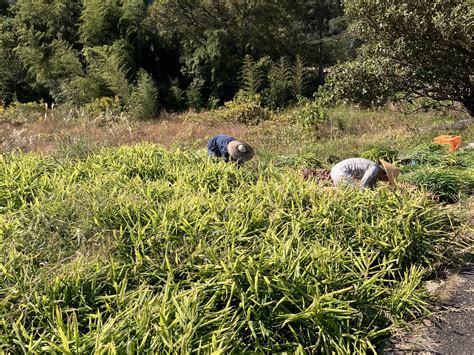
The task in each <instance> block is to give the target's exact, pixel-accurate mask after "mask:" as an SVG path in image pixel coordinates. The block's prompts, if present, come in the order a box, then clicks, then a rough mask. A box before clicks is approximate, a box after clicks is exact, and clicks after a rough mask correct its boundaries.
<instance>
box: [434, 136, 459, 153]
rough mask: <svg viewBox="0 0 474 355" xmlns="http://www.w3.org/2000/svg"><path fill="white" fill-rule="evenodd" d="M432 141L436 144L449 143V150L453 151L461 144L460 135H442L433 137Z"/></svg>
mask: <svg viewBox="0 0 474 355" xmlns="http://www.w3.org/2000/svg"><path fill="white" fill-rule="evenodd" d="M433 142H435V143H438V144H449V151H450V152H455V151H456V150H458V149H459V147H460V146H461V142H462V139H461V136H448V135H442V136H438V137H436V138H435V139H433Z"/></svg>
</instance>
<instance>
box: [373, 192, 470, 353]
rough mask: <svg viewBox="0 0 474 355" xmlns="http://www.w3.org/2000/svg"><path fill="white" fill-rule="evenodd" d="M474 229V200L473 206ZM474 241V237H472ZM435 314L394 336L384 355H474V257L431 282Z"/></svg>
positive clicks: (428, 286) (429, 287) (428, 285)
mask: <svg viewBox="0 0 474 355" xmlns="http://www.w3.org/2000/svg"><path fill="white" fill-rule="evenodd" d="M469 210H470V212H469V215H470V218H469V219H470V223H469V224H470V225H471V227H472V226H473V225H474V200H472V201H471V203H470V204H469ZM471 236H472V237H473V238H474V234H471ZM427 288H428V289H429V290H430V291H431V293H432V294H433V300H434V307H435V311H434V314H433V316H432V317H431V318H430V319H429V320H425V321H423V323H422V324H419V325H417V326H414V328H413V329H411V331H410V332H406V333H401V334H398V335H396V336H394V337H393V338H392V339H391V341H390V344H389V345H388V346H386V347H385V348H384V349H383V350H382V351H381V353H383V354H456V355H458V354H462V355H464V354H466V355H470V354H474V254H472V253H471V254H470V257H469V258H468V259H467V262H466V264H465V265H464V267H463V268H462V269H461V270H460V271H459V272H456V273H453V274H451V275H450V276H448V277H447V278H446V279H445V280H437V281H431V282H428V284H427Z"/></svg>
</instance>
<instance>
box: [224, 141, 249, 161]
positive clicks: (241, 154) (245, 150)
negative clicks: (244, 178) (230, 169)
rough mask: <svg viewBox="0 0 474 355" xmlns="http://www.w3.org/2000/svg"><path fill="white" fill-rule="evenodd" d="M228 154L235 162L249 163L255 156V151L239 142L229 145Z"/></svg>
mask: <svg viewBox="0 0 474 355" xmlns="http://www.w3.org/2000/svg"><path fill="white" fill-rule="evenodd" d="M227 152H228V153H229V156H230V157H231V158H232V159H233V160H235V161H239V162H244V161H249V160H250V159H252V158H253V156H254V152H253V149H252V147H251V146H250V145H248V144H247V143H245V142H240V141H237V140H235V141H232V142H230V143H229V144H228V145H227Z"/></svg>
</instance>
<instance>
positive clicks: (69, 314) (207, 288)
mask: <svg viewBox="0 0 474 355" xmlns="http://www.w3.org/2000/svg"><path fill="white" fill-rule="evenodd" d="M203 154H204V153H203ZM13 197H14V198H13ZM0 222H1V223H0V250H1V254H0V258H1V259H0V263H1V264H0V266H1V267H0V273H1V278H0V290H1V291H0V292H1V293H2V296H3V298H2V301H1V304H0V344H1V345H0V349H1V350H2V351H5V352H77V353H83V352H86V353H89V352H118V353H123V352H143V351H151V352H156V353H171V352H173V353H175V352H197V353H208V352H214V351H220V352H246V351H248V352H279V351H290V352H296V351H306V352H339V353H352V352H366V351H369V350H371V349H372V350H374V348H375V347H376V346H377V343H378V341H379V340H380V339H381V338H382V337H383V336H384V335H386V334H387V333H388V332H389V331H390V329H391V327H392V326H393V325H396V324H400V323H401V322H403V320H405V319H407V318H411V317H414V316H416V315H419V314H422V313H424V312H426V311H427V305H426V303H425V301H424V292H423V290H422V288H421V287H420V284H421V281H422V278H423V275H424V272H425V269H426V268H429V266H430V265H432V264H433V263H434V262H436V261H439V260H442V259H443V254H444V253H445V252H447V251H448V250H449V249H451V248H455V247H456V245H457V244H456V243H457V242H456V241H455V235H456V231H457V227H458V225H459V221H458V220H457V218H456V217H455V216H453V215H451V214H450V213H449V212H447V211H446V210H445V209H442V208H441V207H439V206H438V205H436V204H434V203H433V202H431V201H430V200H428V199H427V198H425V197H424V196H423V194H420V193H416V192H396V193H392V192H389V191H388V190H386V189H383V188H381V189H378V190H376V191H366V192H365V193H361V192H359V191H357V190H355V189H347V190H345V189H339V190H331V191H326V190H323V189H322V188H320V187H318V186H317V185H316V184H312V183H307V182H305V181H303V180H302V179H301V178H300V177H298V176H297V175H296V174H293V173H288V171H286V170H283V169H278V168H276V167H275V166H273V165H272V164H267V165H257V164H255V162H252V163H249V164H248V165H247V166H246V167H245V169H237V168H236V167H235V166H233V165H229V164H225V163H213V162H212V161H210V160H209V159H207V158H206V157H205V156H204V155H200V154H189V153H186V154H184V153H182V152H180V151H179V150H177V151H173V152H168V151H166V150H165V149H163V148H161V147H159V146H156V145H150V144H141V145H136V146H132V147H122V148H119V149H102V150H100V151H96V152H92V153H91V154H89V155H87V156H86V157H84V158H83V159H80V160H78V159H68V158H65V159H64V160H63V161H61V162H58V161H55V160H53V159H51V158H44V157H40V156H36V155H30V154H17V155H15V154H12V155H4V156H2V157H1V158H0Z"/></svg>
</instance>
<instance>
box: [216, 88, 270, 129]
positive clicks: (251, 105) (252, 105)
mask: <svg viewBox="0 0 474 355" xmlns="http://www.w3.org/2000/svg"><path fill="white" fill-rule="evenodd" d="M216 114H217V116H218V117H219V118H220V119H222V120H225V121H228V122H236V123H245V124H248V125H253V124H258V123H260V122H262V121H266V120H268V119H270V118H271V113H270V111H269V110H268V109H266V108H263V107H262V106H261V105H260V96H259V95H255V96H238V97H236V98H235V99H234V100H233V101H229V102H226V103H225V104H224V107H223V108H221V109H219V110H218V111H216Z"/></svg>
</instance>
